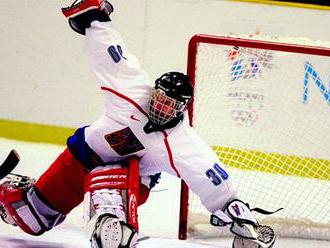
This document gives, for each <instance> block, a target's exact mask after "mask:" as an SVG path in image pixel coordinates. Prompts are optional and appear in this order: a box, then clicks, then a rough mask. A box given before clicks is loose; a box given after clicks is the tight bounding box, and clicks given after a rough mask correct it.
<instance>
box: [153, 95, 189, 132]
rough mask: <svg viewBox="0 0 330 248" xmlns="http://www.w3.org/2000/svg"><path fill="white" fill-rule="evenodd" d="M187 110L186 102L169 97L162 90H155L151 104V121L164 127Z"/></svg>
mask: <svg viewBox="0 0 330 248" xmlns="http://www.w3.org/2000/svg"><path fill="white" fill-rule="evenodd" d="M186 108H187V104H186V103H185V102H181V101H178V100H176V99H174V98H172V97H169V96H167V95H166V93H165V92H164V91H163V90H162V89H153V90H152V95H151V98H150V102H149V119H150V120H151V121H152V122H153V123H155V124H157V125H160V126H162V125H165V124H166V123H168V122H170V121H171V120H173V119H174V118H176V117H178V114H179V113H180V112H183V111H185V110H186Z"/></svg>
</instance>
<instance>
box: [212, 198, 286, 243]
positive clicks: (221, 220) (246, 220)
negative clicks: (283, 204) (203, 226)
mask: <svg viewBox="0 0 330 248" xmlns="http://www.w3.org/2000/svg"><path fill="white" fill-rule="evenodd" d="M281 209H282V208H280V209H278V210H276V211H274V212H268V211H266V210H263V209H260V208H254V209H250V207H249V205H248V204H246V203H244V202H242V201H240V200H237V199H235V200H232V201H231V202H229V203H228V204H227V206H226V207H225V210H224V211H221V210H218V211H216V212H214V213H213V214H212V215H211V220H210V223H211V225H213V226H217V227H223V226H227V225H231V226H230V231H231V232H232V233H233V234H235V238H234V241H233V248H270V247H272V246H273V245H274V243H275V240H276V235H275V232H274V230H273V229H272V228H271V227H269V226H264V225H260V224H259V223H258V222H257V220H256V219H255V217H254V216H253V214H252V212H253V211H255V212H258V213H261V214H267V215H268V214H273V213H275V212H277V211H279V210H281Z"/></svg>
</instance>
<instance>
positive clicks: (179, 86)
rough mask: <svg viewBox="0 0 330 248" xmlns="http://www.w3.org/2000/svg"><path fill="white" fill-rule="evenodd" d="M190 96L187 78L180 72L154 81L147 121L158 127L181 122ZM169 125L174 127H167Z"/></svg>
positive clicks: (191, 91)
mask: <svg viewBox="0 0 330 248" xmlns="http://www.w3.org/2000/svg"><path fill="white" fill-rule="evenodd" d="M192 94H193V90H192V86H191V84H190V80H189V78H188V76H186V75H185V74H183V73H180V72H168V73H165V74H164V75H162V76H161V77H160V78H158V79H157V80H156V81H155V88H154V89H153V91H152V96H151V99H150V103H149V120H150V121H151V122H152V123H154V124H156V125H158V126H159V127H164V128H169V127H171V126H175V125H176V124H177V123H178V122H179V121H180V120H182V117H183V112H184V111H185V110H186V109H187V106H188V104H189V102H190V100H191V98H192ZM170 123H172V124H174V125H170V126H169V124H170ZM167 126H169V127H167Z"/></svg>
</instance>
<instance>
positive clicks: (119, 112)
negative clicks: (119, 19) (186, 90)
mask: <svg viewBox="0 0 330 248" xmlns="http://www.w3.org/2000/svg"><path fill="white" fill-rule="evenodd" d="M85 51H86V54H87V56H88V60H89V64H90V67H91V69H92V71H93V73H94V74H95V76H96V78H97V80H98V82H99V83H100V89H101V90H102V91H103V93H104V96H105V99H106V102H105V112H104V114H103V115H102V116H101V117H100V118H99V119H98V120H97V121H95V122H94V123H93V124H92V125H90V126H89V127H87V128H86V131H85V138H86V141H87V143H88V145H89V146H90V147H91V148H92V149H93V150H94V151H95V152H96V153H97V154H98V155H99V156H100V157H101V158H102V160H103V161H105V162H109V163H115V162H116V161H119V160H122V159H123V158H127V157H129V156H132V155H135V156H138V157H139V159H140V173H141V177H143V176H148V175H153V174H156V173H159V172H167V173H170V174H172V175H175V176H177V177H179V178H182V179H183V180H184V181H185V182H186V183H187V184H188V186H189V188H190V189H191V190H193V191H194V192H195V193H196V194H197V195H198V196H199V197H200V198H201V200H202V203H203V204H204V205H205V206H206V208H207V209H208V210H209V211H210V212H214V211H216V210H218V209H221V208H222V207H223V206H224V204H225V203H226V202H227V201H228V200H229V199H231V198H233V195H234V192H233V190H232V189H231V187H230V184H229V181H230V178H229V176H228V174H227V173H226V171H225V168H224V165H223V164H222V163H221V162H220V161H219V159H218V158H217V156H216V155H215V153H214V152H213V151H212V149H211V148H210V147H209V146H208V145H207V144H206V143H205V142H204V141H203V140H202V139H201V138H200V137H199V136H198V135H197V134H196V132H195V130H194V129H192V128H191V127H190V126H189V123H188V118H187V117H188V116H185V118H184V120H183V121H181V122H180V123H179V124H178V125H177V126H176V127H174V128H171V129H166V130H164V131H156V132H152V133H149V134H147V133H145V132H144V130H143V128H144V126H145V125H146V124H147V122H148V102H149V99H150V96H151V90H152V88H153V85H152V83H151V81H150V80H149V79H148V76H147V75H146V73H145V72H144V71H143V70H142V68H141V66H140V64H139V62H138V60H137V59H136V58H135V56H133V55H132V54H131V53H130V52H129V51H128V50H127V48H126V46H125V44H124V43H123V41H122V38H121V36H120V34H119V33H118V32H117V31H116V30H115V29H114V28H113V27H112V23H110V22H103V23H101V22H96V21H95V22H92V24H91V28H88V29H87V30H86V44H85ZM186 115H187V114H186Z"/></svg>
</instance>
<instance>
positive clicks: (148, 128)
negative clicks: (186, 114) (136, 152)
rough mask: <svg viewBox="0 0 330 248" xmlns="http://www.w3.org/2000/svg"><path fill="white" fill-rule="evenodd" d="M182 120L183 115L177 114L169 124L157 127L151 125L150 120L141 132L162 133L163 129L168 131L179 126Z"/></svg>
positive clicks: (156, 125)
mask: <svg viewBox="0 0 330 248" xmlns="http://www.w3.org/2000/svg"><path fill="white" fill-rule="evenodd" d="M182 120H183V114H179V115H178V116H177V117H175V118H173V119H172V120H170V121H169V122H167V123H165V124H164V125H158V124H156V123H153V122H152V121H151V120H149V121H148V122H147V124H146V125H145V126H144V127H143V131H144V132H145V133H146V134H149V133H152V132H157V131H163V130H165V129H170V128H173V127H175V126H176V125H178V124H179V122H180V121H182Z"/></svg>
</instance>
